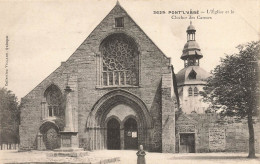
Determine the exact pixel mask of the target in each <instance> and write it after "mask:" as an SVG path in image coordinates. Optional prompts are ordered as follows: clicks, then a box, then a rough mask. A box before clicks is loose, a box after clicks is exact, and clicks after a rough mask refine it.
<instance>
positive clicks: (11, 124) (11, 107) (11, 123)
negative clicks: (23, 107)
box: [0, 88, 20, 143]
mask: <svg viewBox="0 0 260 164" xmlns="http://www.w3.org/2000/svg"><path fill="white" fill-rule="evenodd" d="M19 120H20V112H19V107H18V101H17V97H16V96H15V94H13V93H12V92H11V91H10V90H7V89H6V88H1V89H0V142H9V143H18V142H19Z"/></svg>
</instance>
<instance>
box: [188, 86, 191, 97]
mask: <svg viewBox="0 0 260 164" xmlns="http://www.w3.org/2000/svg"><path fill="white" fill-rule="evenodd" d="M188 92H189V96H192V88H191V87H190V88H189V90H188Z"/></svg>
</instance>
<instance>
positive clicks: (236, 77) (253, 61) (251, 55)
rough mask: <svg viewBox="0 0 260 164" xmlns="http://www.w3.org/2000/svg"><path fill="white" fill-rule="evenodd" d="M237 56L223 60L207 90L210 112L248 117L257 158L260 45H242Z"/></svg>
mask: <svg viewBox="0 0 260 164" xmlns="http://www.w3.org/2000/svg"><path fill="white" fill-rule="evenodd" d="M237 48H238V50H239V52H238V53H237V54H232V55H227V56H226V57H225V58H224V59H221V63H220V65H218V66H217V67H216V68H215V69H214V70H213V71H212V72H211V73H212V76H211V77H210V78H209V79H208V83H207V85H206V87H205V88H204V91H205V92H204V93H203V96H204V100H205V101H209V102H211V104H212V106H211V107H212V108H211V109H210V110H214V111H216V110H219V111H221V114H222V115H224V116H237V117H238V118H244V117H246V118H247V124H248V132H249V154H248V157H249V158H255V145H254V144H255V139H254V126H253V123H254V122H253V116H255V115H258V109H259V98H260V96H259V93H260V89H259V66H258V64H259V59H260V42H259V41H257V42H254V41H253V42H250V43H247V44H245V45H239V46H238V47H237Z"/></svg>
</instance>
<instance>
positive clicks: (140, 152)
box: [136, 145, 146, 164]
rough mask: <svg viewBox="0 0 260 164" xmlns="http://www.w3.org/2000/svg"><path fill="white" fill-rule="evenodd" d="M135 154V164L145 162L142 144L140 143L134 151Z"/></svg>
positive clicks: (143, 163)
mask: <svg viewBox="0 0 260 164" xmlns="http://www.w3.org/2000/svg"><path fill="white" fill-rule="evenodd" d="M136 155H137V164H145V155H146V154H145V151H144V148H143V145H140V148H139V150H138V152H137V153H136Z"/></svg>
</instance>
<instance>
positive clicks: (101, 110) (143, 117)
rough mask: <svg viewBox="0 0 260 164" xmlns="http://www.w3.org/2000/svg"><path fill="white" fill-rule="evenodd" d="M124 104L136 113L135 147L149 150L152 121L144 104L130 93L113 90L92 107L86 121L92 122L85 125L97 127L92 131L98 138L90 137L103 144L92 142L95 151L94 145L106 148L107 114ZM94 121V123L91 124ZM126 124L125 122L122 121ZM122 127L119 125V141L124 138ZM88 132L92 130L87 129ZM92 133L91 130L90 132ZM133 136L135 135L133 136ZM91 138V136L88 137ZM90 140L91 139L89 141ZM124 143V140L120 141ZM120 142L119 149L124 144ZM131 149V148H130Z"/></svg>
mask: <svg viewBox="0 0 260 164" xmlns="http://www.w3.org/2000/svg"><path fill="white" fill-rule="evenodd" d="M120 104H125V105H127V106H129V107H131V108H132V109H133V110H134V112H135V113H136V119H135V121H136V122H137V124H138V126H136V129H138V133H137V134H136V135H137V137H136V138H137V145H140V144H142V145H144V147H145V149H149V147H148V146H149V132H150V129H151V127H152V119H151V116H150V113H149V111H148V109H147V107H146V105H145V104H144V102H143V101H142V100H141V99H140V98H139V97H137V96H135V95H133V94H132V93H130V92H128V91H124V90H114V91H111V92H109V93H107V94H105V95H104V96H103V97H101V98H100V99H99V100H98V101H97V103H96V104H95V105H94V107H93V109H92V111H91V114H90V117H91V118H89V119H88V120H92V123H87V125H91V124H92V125H95V127H98V128H96V129H94V131H97V132H98V136H96V135H92V136H93V137H96V138H98V139H99V141H100V142H103V143H95V142H92V143H91V144H95V145H93V146H92V147H93V148H94V149H95V148H96V147H98V146H96V145H99V144H100V145H104V148H107V147H106V145H107V136H106V135H107V130H108V129H107V116H108V113H109V112H110V111H111V109H113V108H114V107H115V106H117V105H120ZM93 121H94V122H93ZM124 122H126V121H124ZM122 128H123V125H121V132H120V139H121V140H122V139H123V138H124V137H122V136H124V131H122ZM89 129H90V130H91V129H93V128H91V127H90V128H89ZM92 131H93V130H92ZM94 131H93V132H90V133H92V134H94V133H95V134H96V132H94ZM134 135H135V134H134ZM90 137H91V136H90ZM91 140H92V139H91ZM122 141H124V139H123V140H122ZM122 141H121V149H122V148H124V143H122ZM130 148H131V147H130Z"/></svg>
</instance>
